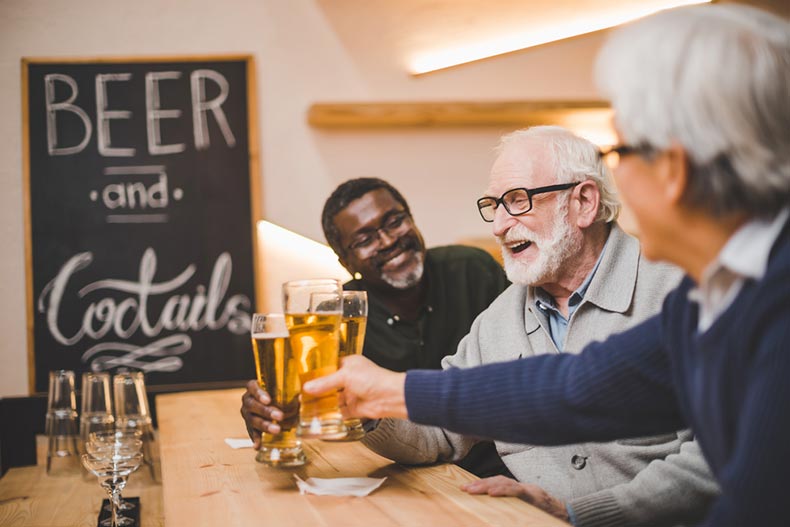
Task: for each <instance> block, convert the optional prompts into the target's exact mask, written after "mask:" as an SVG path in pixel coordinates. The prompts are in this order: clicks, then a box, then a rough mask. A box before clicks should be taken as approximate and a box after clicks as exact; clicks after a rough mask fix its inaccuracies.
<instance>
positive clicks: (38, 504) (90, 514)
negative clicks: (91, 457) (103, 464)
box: [0, 437, 165, 527]
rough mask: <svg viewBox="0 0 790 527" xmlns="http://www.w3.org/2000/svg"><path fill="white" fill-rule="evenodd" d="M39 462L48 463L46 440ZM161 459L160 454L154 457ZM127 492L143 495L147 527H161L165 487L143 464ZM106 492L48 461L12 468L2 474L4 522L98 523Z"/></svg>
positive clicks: (39, 525) (51, 526)
mask: <svg viewBox="0 0 790 527" xmlns="http://www.w3.org/2000/svg"><path fill="white" fill-rule="evenodd" d="M38 452H39V455H38V460H39V462H40V463H41V462H46V453H47V451H46V438H44V437H40V438H39V442H38ZM154 458H156V454H155V455H154ZM123 495H124V496H128V497H133V496H137V497H139V498H140V507H141V513H142V518H141V521H140V523H141V524H142V527H162V526H163V525H164V524H165V521H164V514H163V508H162V486H161V485H160V484H159V483H157V482H155V481H154V480H153V479H152V478H151V473H150V472H149V471H148V470H147V469H146V468H145V467H142V468H141V469H140V470H138V471H137V472H135V473H134V474H132V475H131V476H130V477H129V484H128V485H127V486H126V489H125V490H124V491H123ZM106 497H107V494H106V493H105V492H104V490H103V489H102V488H101V487H100V486H99V480H98V479H97V478H96V476H93V475H89V474H87V472H84V473H83V471H82V469H79V468H77V465H76V462H75V463H74V464H73V465H72V468H71V469H70V470H53V475H49V476H48V475H47V473H46V467H45V466H44V464H39V465H36V466H30V467H19V468H12V469H11V470H9V471H8V472H7V473H6V474H4V475H3V477H2V478H0V525H2V526H4V527H6V526H8V527H10V526H19V527H23V526H24V527H45V526H46V527H96V519H97V518H98V516H99V507H100V506H101V503H102V500H103V499H104V498H106Z"/></svg>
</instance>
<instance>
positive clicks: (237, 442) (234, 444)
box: [225, 437, 252, 449]
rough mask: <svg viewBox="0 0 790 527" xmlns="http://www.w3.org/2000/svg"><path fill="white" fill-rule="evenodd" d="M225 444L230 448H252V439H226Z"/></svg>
mask: <svg viewBox="0 0 790 527" xmlns="http://www.w3.org/2000/svg"><path fill="white" fill-rule="evenodd" d="M225 442H226V443H227V444H228V446H229V447H230V448H234V449H235V448H252V439H250V438H248V437H245V438H244V439H234V438H232V437H228V438H226V439H225Z"/></svg>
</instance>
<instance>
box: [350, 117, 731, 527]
mask: <svg viewBox="0 0 790 527" xmlns="http://www.w3.org/2000/svg"><path fill="white" fill-rule="evenodd" d="M478 209H479V211H480V214H481V216H482V218H483V220H485V221H487V222H491V223H492V226H493V234H494V236H496V238H497V240H498V241H499V243H500V245H501V248H502V254H503V256H504V261H505V269H506V271H507V275H508V278H509V279H510V281H511V282H513V285H512V286H511V287H510V288H508V289H507V290H506V291H505V292H504V293H502V294H501V295H500V296H499V297H498V298H497V299H496V300H495V301H494V302H493V303H492V304H491V306H490V307H489V308H488V309H487V310H485V311H484V312H483V313H481V314H480V316H478V318H477V319H476V320H475V322H474V323H473V325H472V328H471V330H470V333H469V335H467V336H466V337H465V338H464V339H463V340H462V341H461V343H460V344H459V346H458V350H457V353H456V354H455V355H452V356H448V357H445V359H444V360H443V362H442V366H443V367H444V368H452V367H461V368H464V367H471V366H477V365H481V364H488V363H492V362H500V361H508V360H513V359H517V358H520V357H527V356H532V355H539V354H545V353H578V352H579V351H580V350H581V349H582V348H583V347H584V346H585V345H586V344H587V343H589V342H591V341H593V340H603V339H605V338H606V337H607V336H609V335H610V334H613V333H618V332H620V331H623V330H624V329H626V328H629V327H631V326H634V325H636V324H637V323H639V322H641V321H643V320H645V319H646V318H648V317H649V316H651V315H653V314H655V313H657V312H658V311H659V309H660V307H661V303H662V300H663V298H664V295H665V294H666V293H667V292H668V291H670V290H671V289H672V288H673V287H675V285H676V284H677V283H678V281H679V279H680V272H679V271H678V270H676V269H675V268H671V267H669V266H666V265H662V264H655V263H650V262H648V261H646V260H645V259H644V258H643V257H642V255H641V252H640V247H639V242H638V241H637V240H636V239H634V238H632V237H631V236H629V235H627V234H626V233H624V232H623V231H622V230H621V229H620V227H619V226H618V225H617V223H616V221H615V220H616V218H617V216H618V213H619V210H620V204H619V202H618V200H617V196H616V193H615V191H614V188H613V186H612V182H611V178H610V174H609V171H608V169H607V168H606V166H605V164H604V163H603V162H602V161H601V159H600V157H599V155H598V149H597V148H596V147H595V146H594V145H593V144H591V143H590V142H588V141H586V140H584V139H582V138H580V137H577V136H575V135H573V134H572V133H570V132H568V131H567V130H564V129H562V128H559V127H549V126H544V127H533V128H530V129H527V130H519V131H517V132H514V133H512V134H510V135H507V136H505V137H503V138H502V140H501V144H500V146H499V149H498V156H497V159H496V161H495V162H494V165H493V167H492V169H491V174H490V180H489V184H488V188H487V190H486V192H485V197H483V198H481V199H480V200H478ZM477 441H478V440H477V439H475V438H472V437H465V436H461V435H458V434H454V433H451V432H449V431H447V430H443V429H441V428H436V427H428V426H422V425H416V424H413V423H411V422H409V421H406V420H399V419H383V420H381V421H379V422H378V424H377V426H376V428H375V430H374V431H373V432H371V433H369V434H368V435H367V437H366V438H365V439H364V440H363V442H364V443H365V445H367V446H368V447H369V448H371V449H372V450H374V451H375V452H377V453H379V454H381V455H383V456H385V457H388V458H390V459H393V460H395V461H398V462H402V463H408V464H423V463H433V462H436V461H454V460H457V459H460V458H463V456H464V455H465V454H466V453H467V452H468V451H469V449H470V448H471V447H472V446H474V445H475V444H476V442H477ZM496 448H497V451H498V453H499V455H500V457H501V458H502V460H503V461H504V463H505V465H506V466H507V467H508V469H509V470H510V471H511V473H512V474H513V475H514V476H515V477H516V478H517V479H518V481H515V480H512V479H509V478H505V477H504V476H496V477H493V478H488V479H483V480H479V481H476V482H474V483H471V484H468V485H466V486H465V487H464V488H465V490H467V491H468V492H471V493H489V494H491V495H505V496H517V497H520V498H522V499H524V500H525V501H528V502H530V503H533V504H534V505H536V506H539V507H541V508H542V509H544V510H546V511H547V512H549V513H551V514H553V515H555V516H557V517H560V518H562V519H564V520H566V521H571V522H572V523H573V524H574V525H577V526H584V525H595V526H603V525H610V526H619V525H641V524H650V525H679V524H687V523H694V522H696V521H698V520H699V519H701V518H702V517H704V514H705V512H706V510H707V507H708V506H709V504H710V502H711V501H712V499H713V498H714V497H715V495H716V493H717V486H716V484H715V483H714V482H713V480H712V476H711V475H710V473H709V471H708V467H707V464H706V463H705V461H704V460H703V458H702V455H701V454H700V452H699V448H698V447H697V445H696V443H695V442H693V441H692V436H691V433H690V432H689V431H678V432H677V433H672V434H669V435H663V436H658V437H646V438H639V439H630V440H622V441H616V442H613V443H600V444H597V443H588V444H575V445H568V446H561V447H532V446H530V445H521V444H511V443H504V442H496Z"/></svg>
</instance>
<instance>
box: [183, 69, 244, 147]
mask: <svg viewBox="0 0 790 527" xmlns="http://www.w3.org/2000/svg"><path fill="white" fill-rule="evenodd" d="M206 79H211V80H212V81H214V82H215V83H216V84H217V85H218V86H219V95H217V97H215V98H214V99H211V100H210V101H207V100H206ZM189 80H190V83H191V85H192V128H193V132H194V134H195V148H196V149H197V150H205V149H207V148H208V147H209V146H210V145H211V138H210V137H209V133H208V122H207V120H206V115H205V114H206V112H207V111H211V113H212V114H213V115H214V119H216V121H217V125H219V129H220V131H221V132H222V136H223V137H224V138H225V142H226V143H227V144H228V146H231V147H233V146H236V138H235V137H234V136H233V132H232V131H231V129H230V125H229V124H228V119H227V118H226V117H225V112H223V111H222V104H223V103H224V102H225V100H226V99H227V98H228V93H229V92H230V86H229V85H228V81H227V80H226V79H225V77H223V76H222V75H221V74H219V73H217V72H216V71H214V70H195V71H193V72H192V74H191V75H190V76H189Z"/></svg>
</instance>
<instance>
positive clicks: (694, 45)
mask: <svg viewBox="0 0 790 527" xmlns="http://www.w3.org/2000/svg"><path fill="white" fill-rule="evenodd" d="M595 70H596V71H595V74H596V82H597V84H598V86H599V88H600V89H601V91H602V92H603V93H604V94H605V96H606V97H607V98H608V99H609V100H610V101H611V102H612V106H613V107H614V109H615V116H616V122H617V126H618V129H619V132H620V135H621V137H622V139H623V141H625V142H627V143H628V144H631V145H634V146H642V147H646V148H648V149H653V150H663V149H666V148H668V147H669V146H671V144H672V143H673V142H676V143H678V144H680V145H681V146H682V147H683V149H684V150H685V151H686V152H687V154H688V155H689V158H690V164H691V167H690V176H689V182H688V187H687V189H686V192H685V194H684V197H683V198H684V201H685V202H686V203H687V204H689V205H691V206H693V207H696V208H700V209H701V210H705V211H707V212H708V213H710V214H711V215H713V216H714V217H721V216H723V215H726V214H729V213H733V212H739V211H740V212H746V213H747V214H749V215H752V216H760V215H766V216H767V215H772V214H774V213H776V212H777V211H778V210H779V209H781V208H782V207H784V206H785V205H787V203H790V22H788V21H786V20H783V19H781V18H779V17H777V16H775V15H772V14H769V13H767V12H764V11H761V10H759V9H756V8H752V7H748V6H743V5H733V4H727V5H721V4H717V5H707V6H696V7H684V8H678V9H671V10H668V11H664V12H661V13H658V14H656V15H654V16H651V17H648V18H646V19H644V20H641V21H637V22H635V23H634V24H631V25H628V26H626V27H624V28H622V29H620V30H618V31H616V32H615V33H613V34H612V36H611V38H610V39H609V40H608V41H607V43H606V44H605V45H604V47H603V48H602V49H601V52H600V53H599V54H598V58H597V62H596V68H595Z"/></svg>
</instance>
